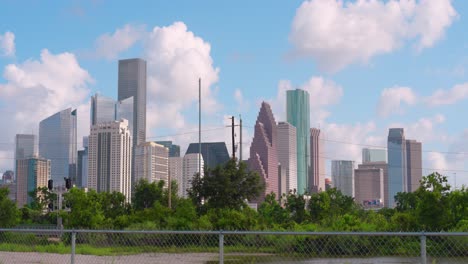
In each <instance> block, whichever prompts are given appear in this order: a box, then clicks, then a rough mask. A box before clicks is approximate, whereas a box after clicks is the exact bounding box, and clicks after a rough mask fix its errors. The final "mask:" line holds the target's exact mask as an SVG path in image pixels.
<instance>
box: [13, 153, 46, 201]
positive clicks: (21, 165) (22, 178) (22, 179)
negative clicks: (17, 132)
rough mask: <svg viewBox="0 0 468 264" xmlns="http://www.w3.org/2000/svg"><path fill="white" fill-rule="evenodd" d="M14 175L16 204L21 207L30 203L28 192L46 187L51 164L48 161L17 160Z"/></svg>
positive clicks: (36, 159) (36, 158)
mask: <svg viewBox="0 0 468 264" xmlns="http://www.w3.org/2000/svg"><path fill="white" fill-rule="evenodd" d="M16 163H17V169H18V171H17V173H16V175H17V176H16V177H17V180H16V204H17V205H18V207H23V206H25V205H27V204H30V203H31V202H32V198H31V197H30V196H29V192H31V191H34V190H36V189H37V188H39V187H47V181H48V180H49V179H50V173H51V162H50V160H47V159H43V158H39V157H30V158H26V159H21V160H17V161H16Z"/></svg>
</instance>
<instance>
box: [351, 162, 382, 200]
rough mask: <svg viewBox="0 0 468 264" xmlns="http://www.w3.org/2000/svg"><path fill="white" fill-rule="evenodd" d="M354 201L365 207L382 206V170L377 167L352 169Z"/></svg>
mask: <svg viewBox="0 0 468 264" xmlns="http://www.w3.org/2000/svg"><path fill="white" fill-rule="evenodd" d="M354 177H355V178H354V190H355V194H356V195H355V197H354V201H356V203H358V204H361V205H363V206H364V207H366V208H380V207H382V206H383V202H382V201H383V170H382V169H379V168H366V169H356V170H355V171H354Z"/></svg>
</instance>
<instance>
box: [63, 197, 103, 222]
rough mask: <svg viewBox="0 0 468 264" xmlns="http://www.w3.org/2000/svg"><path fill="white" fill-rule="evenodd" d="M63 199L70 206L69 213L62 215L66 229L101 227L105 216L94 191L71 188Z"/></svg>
mask: <svg viewBox="0 0 468 264" xmlns="http://www.w3.org/2000/svg"><path fill="white" fill-rule="evenodd" d="M63 197H64V201H65V203H66V204H68V205H70V211H69V212H66V213H63V214H62V216H63V218H64V225H65V226H66V227H67V228H90V229H95V228H99V227H102V225H103V223H104V220H105V216H104V212H103V210H102V206H101V199H100V196H99V194H98V193H97V192H96V191H94V190H89V191H88V192H85V191H84V190H80V189H78V188H71V189H70V190H69V191H68V192H67V193H65V194H64V195H63Z"/></svg>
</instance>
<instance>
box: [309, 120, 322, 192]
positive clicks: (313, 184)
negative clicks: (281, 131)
mask: <svg viewBox="0 0 468 264" xmlns="http://www.w3.org/2000/svg"><path fill="white" fill-rule="evenodd" d="M322 138H323V134H322V133H320V129H318V128H311V129H310V170H309V189H308V190H309V191H310V192H312V193H316V192H321V191H325V149H324V147H323V143H322Z"/></svg>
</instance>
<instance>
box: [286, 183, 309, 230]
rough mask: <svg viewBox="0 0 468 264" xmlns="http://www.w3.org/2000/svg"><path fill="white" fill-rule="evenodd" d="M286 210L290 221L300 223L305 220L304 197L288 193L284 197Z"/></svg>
mask: <svg viewBox="0 0 468 264" xmlns="http://www.w3.org/2000/svg"><path fill="white" fill-rule="evenodd" d="M285 207H286V210H287V211H288V212H289V216H290V218H291V220H293V221H295V222H296V223H299V224H300V223H302V222H303V221H304V220H305V219H306V218H307V215H308V214H307V211H306V200H305V198H304V195H300V194H297V193H296V191H294V192H291V191H289V193H288V195H286V203H285Z"/></svg>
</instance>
